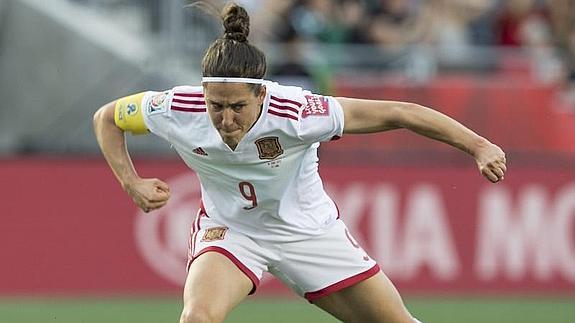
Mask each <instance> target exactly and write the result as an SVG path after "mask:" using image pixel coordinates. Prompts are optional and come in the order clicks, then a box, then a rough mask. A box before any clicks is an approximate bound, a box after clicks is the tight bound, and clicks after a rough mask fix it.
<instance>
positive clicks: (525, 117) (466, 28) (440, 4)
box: [0, 0, 575, 155]
mask: <svg viewBox="0 0 575 323" xmlns="http://www.w3.org/2000/svg"><path fill="white" fill-rule="evenodd" d="M10 2H13V3H16V2H22V3H25V2H27V3H33V2H32V1H28V0H0V4H3V3H10ZM54 2H65V3H68V4H70V5H73V6H74V7H77V8H82V9H83V10H85V11H89V12H93V13H95V14H96V15H99V16H100V17H102V18H103V19H104V18H105V19H108V20H109V21H111V22H113V23H114V24H116V25H118V26H121V28H122V29H124V30H125V31H126V32H127V33H130V34H131V35H133V36H134V38H136V37H137V38H139V39H141V40H142V42H141V44H140V45H142V46H143V47H147V48H149V50H148V51H149V53H146V54H145V55H144V54H142V56H143V57H141V58H140V59H139V60H138V59H133V60H132V62H130V63H132V64H136V65H138V68H139V69H140V70H142V71H144V72H142V73H143V74H145V75H139V74H138V77H137V79H138V80H140V81H139V82H134V83H133V84H132V87H133V88H134V90H136V87H141V86H146V87H148V88H155V89H156V88H157V89H159V88H158V87H160V88H161V87H166V88H167V87H170V86H171V85H172V84H176V83H182V82H188V83H194V84H196V83H197V82H198V81H199V75H200V72H199V67H200V61H201V57H202V56H203V53H204V51H205V49H206V48H207V46H208V45H209V44H210V43H211V41H213V39H215V38H216V37H218V36H219V35H220V34H221V23H220V21H219V20H218V19H214V17H213V14H214V13H217V12H218V11H219V10H220V9H221V7H222V6H223V5H225V3H227V2H228V1H227V0H210V1H203V5H202V6H192V7H186V5H187V4H190V3H193V2H195V1H193V0H190V1H186V0H181V1H180V0H174V1H160V0H57V1H54ZM236 2H238V3H240V4H242V5H244V6H245V7H246V8H247V10H248V12H249V13H250V16H251V33H250V40H251V41H252V42H253V43H255V44H256V45H258V46H259V47H261V48H262V49H263V50H264V51H265V52H266V54H267V55H268V61H269V71H268V76H267V77H268V78H269V79H273V80H276V81H279V82H281V83H284V84H285V83H287V84H294V85H300V86H303V87H305V88H310V89H312V90H315V91H318V92H321V93H328V94H334V95H349V96H361V97H366V98H380V99H381V98H384V99H397V100H400V99H401V100H407V101H415V102H418V103H422V104H426V105H430V106H432V107H434V108H437V109H438V110H442V111H446V112H449V113H450V115H452V116H453V117H455V118H457V119H458V120H461V121H463V122H465V123H466V124H469V125H470V126H472V127H473V128H474V129H476V130H478V131H480V132H482V131H487V132H488V134H490V133H493V129H492V125H493V124H497V125H501V126H502V127H503V130H505V123H497V122H494V121H493V120H494V119H487V117H486V116H487V115H488V116H489V118H495V119H497V118H498V116H497V111H492V110H494V108H493V107H500V106H502V104H501V103H500V102H507V103H508V104H511V105H513V104H514V103H516V102H523V101H522V100H518V99H517V96H520V97H523V98H531V99H530V100H528V101H525V102H523V103H522V107H513V108H514V110H513V111H510V113H512V114H515V115H516V119H517V120H519V119H521V122H520V124H521V125H522V126H518V127H516V128H513V129H506V130H507V131H508V133H512V132H514V134H509V135H507V136H506V135H505V133H504V131H501V130H500V131H496V132H497V133H499V134H498V135H496V136H495V139H498V140H500V139H503V143H504V144H511V145H512V147H511V148H512V149H513V148H516V149H517V150H522V151H525V150H526V151H530V152H531V151H544V152H547V151H548V150H551V151H555V150H558V151H561V152H565V151H566V152H569V153H573V154H574V155H575V143H573V140H571V139H570V138H575V1H571V0H237V1H236ZM1 7H2V6H0V14H1V11H2V10H1ZM200 7H201V8H202V9H203V10H200V9H201V8H200ZM210 13H211V14H210ZM90 28H91V27H90ZM5 33H6V32H5ZM102 37H103V39H104V40H103V41H104V42H105V39H106V37H108V36H107V35H102ZM4 38H6V37H4ZM1 39H2V38H1V37H0V40H1ZM146 44H147V45H146ZM0 46H5V45H2V43H1V42H0ZM116 47H118V46H116ZM124 47H133V46H128V45H126V46H124ZM0 48H1V47H0ZM139 52H140V53H144V52H147V51H144V50H141V51H139ZM0 54H1V52H0ZM0 58H1V55H0ZM136 62H137V63H136ZM153 66H161V67H160V68H152V67H153ZM92 67H93V68H95V69H96V68H97V67H94V66H92ZM102 68H104V67H102ZM124 76H126V75H125V73H124ZM102 77H103V78H104V76H102ZM126 77H127V76H126ZM133 78H135V77H133ZM109 87H110V88H113V89H115V90H117V93H116V92H115V91H110V89H109V88H104V87H103V86H102V88H101V89H100V91H99V93H105V92H106V91H107V92H108V93H109V96H110V97H102V98H101V100H99V101H97V102H90V104H91V105H90V106H92V105H93V106H94V108H97V106H98V104H102V103H105V102H106V101H105V100H108V99H110V98H114V97H116V96H117V95H122V94H126V93H123V92H126V91H131V90H132V89H131V87H128V88H125V87H118V86H115V87H113V86H112V84H110V85H109ZM493 88H496V89H493ZM445 89H448V90H445ZM499 90H501V91H499ZM525 91H527V92H525ZM530 91H531V92H530ZM494 93H497V95H499V96H497V95H495V94H494ZM506 93H507V95H506ZM505 95H506V96H507V97H510V98H511V99H509V98H508V99H506V100H501V96H505ZM511 95H513V96H515V100H514V98H513V97H511ZM100 96H101V95H100ZM486 97H487V99H489V100H492V101H493V102H492V101H489V100H487V101H485V98H486ZM438 98H440V99H438ZM92 99H93V98H92V97H90V100H92ZM495 101H497V102H495ZM479 102H480V103H479ZM72 109H73V108H72V106H70V108H69V109H68V110H72ZM92 110H93V109H92ZM500 110H501V109H499V111H500ZM486 111H489V113H485V115H484V116H481V112H486ZM1 115H2V111H1V109H0V116H1ZM61 115H62V118H60V119H58V122H68V121H67V120H65V119H64V118H65V117H67V118H68V119H73V118H72V117H71V115H73V113H68V114H66V113H61ZM478 115H479V117H478ZM81 117H82V118H83V117H85V116H81ZM78 118H80V115H78ZM543 120H544V121H545V122H543ZM513 124H515V123H513ZM531 125H532V126H531ZM82 127H84V128H86V129H84V128H82V129H81V130H78V134H80V133H82V135H78V137H83V136H90V135H91V134H90V129H88V128H89V125H82ZM548 128H552V129H553V131H555V132H556V133H554V134H552V135H550V134H548V133H546V131H547V130H548ZM530 129H536V131H532V133H531V134H530V135H525V136H521V135H519V133H518V132H520V131H523V132H524V131H529V130H530ZM38 133H41V131H38ZM498 136H501V137H502V138H499V137H498ZM57 137H58V138H63V139H66V138H67V137H66V136H63V135H58V136H57ZM370 137H371V138H372V139H370V140H368V141H365V142H364V143H363V146H370V145H374V144H375V143H381V142H387V143H388V144H389V143H390V142H391V143H393V142H396V143H397V144H389V145H388V146H385V145H384V146H385V148H389V149H396V148H407V149H410V148H417V149H419V148H421V149H427V148H429V147H428V146H426V145H425V144H423V145H421V146H420V145H419V144H414V145H411V144H408V145H403V144H404V143H406V142H407V143H413V142H418V141H417V140H415V141H414V140H411V139H405V138H403V137H399V139H396V140H394V139H388V140H387V141H386V140H383V141H382V140H381V138H379V136H370ZM511 137H514V138H523V139H509V138H511ZM30 138H31V137H30V136H28V138H27V139H30ZM390 138H393V136H392V137H390ZM406 138H407V137H406ZM506 138H507V139H506ZM44 140H45V138H44ZM58 140H59V139H58ZM58 140H56V139H54V140H51V143H52V144H53V146H52V147H56V146H57V144H56V142H58ZM363 140H364V139H362V142H363ZM366 140H367V139H366ZM1 141H2V140H0V154H2V153H5V151H6V150H8V153H10V149H12V148H10V149H2V145H1ZM32 141H33V140H32ZM37 141H38V140H37ZM38 142H42V141H41V140H40V141H38ZM83 142H85V143H90V144H82V145H77V144H75V143H74V144H73V143H70V142H68V143H67V144H66V145H62V147H64V148H62V149H56V151H58V150H64V151H66V152H72V153H74V152H76V151H80V152H86V151H87V152H94V151H96V152H97V150H96V146H95V143H94V142H93V138H87V139H85V140H84V141H83ZM342 142H344V144H343V145H340V146H339V147H344V148H345V149H348V148H353V147H359V146H362V144H358V142H356V141H354V140H350V141H349V142H350V143H353V144H349V145H348V146H349V147H347V148H346V145H345V140H342ZM13 146H14V145H13V144H12V145H11V146H10V147H13ZM16 146H17V145H16ZM43 146H44V143H40V144H32V145H30V147H31V148H30V147H29V148H26V149H24V150H25V151H26V152H30V151H31V152H34V151H42V150H43V149H42V147H43ZM80 146H81V147H80ZM82 147H84V148H82ZM141 147H148V148H145V149H144V148H142V149H141V151H143V152H145V153H154V152H161V153H165V152H166V150H161V149H157V147H156V146H153V145H152V146H150V145H149V144H145V145H142V146H141ZM149 147H153V148H149ZM557 147H560V149H558V148H557ZM431 150H437V148H436V146H433V148H432V149H431ZM12 151H22V149H18V148H13V149H12ZM136 151H138V148H136Z"/></svg>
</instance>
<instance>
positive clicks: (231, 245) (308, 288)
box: [187, 212, 380, 302]
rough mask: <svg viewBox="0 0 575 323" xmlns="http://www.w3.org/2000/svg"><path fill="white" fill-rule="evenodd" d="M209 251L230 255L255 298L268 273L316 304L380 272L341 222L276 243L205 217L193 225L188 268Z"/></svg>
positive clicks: (199, 217)
mask: <svg viewBox="0 0 575 323" xmlns="http://www.w3.org/2000/svg"><path fill="white" fill-rule="evenodd" d="M208 251H215V252H218V253H220V254H222V255H224V256H226V257H227V258H228V259H230V260H231V261H232V262H233V263H234V264H235V265H236V266H237V267H238V268H239V269H240V270H241V271H242V272H243V273H244V274H246V276H247V277H248V278H249V279H250V280H251V281H252V283H253V288H252V291H251V292H250V294H252V293H254V292H255V290H256V288H257V286H258V285H259V282H260V279H261V278H262V275H263V273H264V272H265V271H268V272H270V273H271V274H272V275H274V276H275V277H277V278H278V279H280V280H281V281H283V282H284V283H285V284H286V285H288V286H289V287H290V288H292V289H293V290H294V291H295V292H296V293H298V294H299V295H301V296H303V297H305V298H306V299H307V300H308V301H310V302H313V301H314V300H315V299H318V298H320V297H323V296H327V295H329V294H331V293H334V292H337V291H339V290H341V289H343V288H346V287H349V286H352V285H354V284H356V283H358V282H360V281H363V280H365V279H367V278H369V277H372V276H373V275H375V274H377V273H378V272H379V271H380V269H379V266H378V265H377V263H376V262H375V261H374V260H373V259H371V257H369V256H368V255H367V254H366V252H365V251H364V250H363V249H362V248H361V247H360V246H359V244H358V243H357V242H356V241H355V240H354V239H353V238H352V236H351V235H350V233H349V232H348V230H347V227H346V226H345V224H344V223H343V222H342V221H341V220H336V222H335V223H334V224H333V226H332V227H331V228H330V229H329V230H328V231H327V232H326V233H325V234H323V235H320V236H312V237H310V239H308V240H302V241H296V242H289V243H285V242H284V243H276V244H274V243H270V242H263V241H256V240H254V239H252V238H249V237H247V236H245V235H243V234H240V233H238V232H234V230H233V229H231V228H227V227H225V226H222V225H219V224H217V223H215V221H213V220H212V219H211V218H209V217H207V216H206V215H205V214H202V213H201V212H200V213H198V217H197V218H196V220H195V221H194V224H193V225H192V234H191V237H190V244H189V250H188V267H187V268H188V269H189V267H190V265H191V264H192V262H193V261H194V259H196V258H197V257H199V256H200V255H201V254H203V253H205V252H208Z"/></svg>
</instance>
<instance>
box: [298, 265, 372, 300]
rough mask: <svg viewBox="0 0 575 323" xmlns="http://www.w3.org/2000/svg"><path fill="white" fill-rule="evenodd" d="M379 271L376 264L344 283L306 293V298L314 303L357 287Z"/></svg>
mask: <svg viewBox="0 0 575 323" xmlns="http://www.w3.org/2000/svg"><path fill="white" fill-rule="evenodd" d="M379 271H380V269H379V265H378V264H375V265H374V266H373V267H371V268H370V269H368V270H366V271H364V272H362V273H359V274H357V275H354V276H351V277H348V278H346V279H344V280H342V281H339V282H337V283H335V284H332V285H329V286H327V287H325V288H322V289H320V290H318V291H315V292H308V293H305V295H304V297H305V298H306V299H307V300H308V302H310V303H313V301H314V300H316V299H318V298H321V297H324V296H328V295H330V294H332V293H335V292H338V291H340V290H342V289H344V288H346V287H350V286H353V285H355V284H357V283H359V282H361V281H364V280H366V279H368V278H370V277H372V276H374V275H375V274H377V273H378V272H379Z"/></svg>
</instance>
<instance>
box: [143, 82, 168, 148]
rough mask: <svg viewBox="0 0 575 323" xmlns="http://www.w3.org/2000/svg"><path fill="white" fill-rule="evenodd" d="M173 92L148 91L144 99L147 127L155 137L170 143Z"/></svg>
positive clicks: (144, 114)
mask: <svg viewBox="0 0 575 323" xmlns="http://www.w3.org/2000/svg"><path fill="white" fill-rule="evenodd" d="M172 96H173V91H171V90H169V91H163V92H154V91H148V92H146V94H145V95H144V97H143V99H142V107H143V108H142V110H143V119H144V123H145V124H146V127H147V128H148V129H149V130H150V131H151V132H152V133H153V134H155V135H157V136H159V137H161V138H163V139H165V140H168V141H169V133H170V100H171V99H172Z"/></svg>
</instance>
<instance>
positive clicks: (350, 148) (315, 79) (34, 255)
mask: <svg viewBox="0 0 575 323" xmlns="http://www.w3.org/2000/svg"><path fill="white" fill-rule="evenodd" d="M208 2H209V3H212V4H214V5H215V6H218V5H221V4H222V3H224V2H223V1H208ZM237 2H239V3H242V4H244V5H245V6H246V8H247V9H248V11H249V12H250V14H251V16H252V32H251V40H252V42H253V43H256V44H257V45H259V46H260V47H261V48H262V49H264V51H265V52H266V53H268V59H269V62H270V69H269V73H268V78H269V79H273V80H277V81H280V82H283V83H289V84H295V85H301V86H304V87H307V88H311V89H314V90H316V91H318V92H321V93H326V94H332V95H341V96H355V97H363V98H378V99H389V100H405V101H413V102H417V103H421V104H425V105H429V106H431V107H434V108H435V109H437V110H440V111H443V112H445V113H447V114H449V115H451V116H453V117H454V118H456V119H458V120H460V121H462V122H464V123H465V124H467V125H469V126H470V127H471V128H473V129H475V130H477V131H478V132H480V133H481V134H483V135H485V136H487V137H488V138H489V139H491V140H492V141H494V142H495V143H497V144H499V145H501V146H502V147H503V148H504V149H505V150H506V152H507V156H508V161H509V172H508V175H507V176H506V180H505V181H504V182H503V183H500V184H497V185H489V184H488V183H486V182H485V181H484V180H483V179H482V178H481V177H480V176H479V174H478V173H477V170H476V168H475V166H474V164H473V160H472V159H471V158H469V157H468V156H464V154H462V153H460V152H457V151H455V150H454V149H451V148H450V147H446V146H445V145H441V144H438V143H435V142H431V141H429V140H425V139H422V138H418V137H417V136H414V135H412V134H409V133H407V132H404V131H396V132H393V133H386V134H380V135H371V136H356V137H349V138H343V139H342V140H340V141H338V142H337V143H332V144H326V145H323V146H322V149H321V152H320V153H321V155H322V163H321V168H320V170H321V172H322V175H323V176H324V179H325V184H326V186H327V188H328V190H329V191H330V192H331V194H332V195H333V196H334V197H335V199H336V201H337V203H338V205H339V208H340V210H341V213H342V216H343V218H344V219H345V220H346V222H347V224H348V226H349V227H350V229H351V230H353V231H354V233H355V235H356V237H357V238H358V239H359V240H361V241H362V243H363V244H364V246H365V247H366V249H368V250H369V251H370V252H371V254H372V255H373V256H374V257H375V258H377V259H378V260H379V262H380V263H381V265H382V266H383V268H384V270H385V271H386V272H387V273H388V274H389V276H391V278H392V279H393V280H394V281H395V282H396V284H397V286H398V287H399V289H400V291H401V292H402V294H403V296H404V297H405V298H406V301H407V304H408V306H409V308H410V309H411V310H412V312H413V313H414V314H415V315H416V316H417V317H419V318H420V319H421V320H422V321H423V322H426V323H427V322H443V323H446V322H470V323H473V322H575V298H574V297H575V1H571V0H507V1H506V0H278V1H272V0H241V1H240V0H238V1H237ZM186 3H187V2H185V1H180V0H164V1H160V0H140V1H138V0H45V1H34V0H0V95H1V97H3V100H2V101H3V102H2V104H1V105H0V157H1V158H0V179H1V182H2V185H1V187H0V197H1V200H2V206H3V207H2V211H1V212H0V214H1V215H0V251H1V252H0V259H1V266H0V322H9V323H12V322H13V323H23V322H70V323H71V322H74V323H76V322H176V321H177V318H178V316H179V311H180V302H181V301H180V290H181V285H182V282H183V279H184V274H185V273H184V268H183V267H184V264H185V251H186V240H187V232H188V228H189V224H190V222H191V220H192V217H193V215H194V213H195V212H194V210H195V206H196V205H197V204H196V203H197V201H198V199H199V193H198V190H197V180H196V179H195V178H194V176H193V174H191V173H190V172H189V171H187V170H186V168H185V167H184V165H183V164H182V163H181V162H179V161H178V159H177V157H176V155H175V154H174V152H173V151H172V150H171V148H170V146H169V145H167V144H165V143H164V142H162V141H160V140H158V139H157V138H154V137H153V136H144V137H130V138H129V145H130V150H131V152H132V155H133V157H134V159H135V161H136V164H137V167H138V169H139V170H140V173H141V174H142V175H144V176H154V177H159V178H163V179H165V180H167V181H168V182H169V183H170V184H171V185H172V190H173V191H174V197H173V198H172V201H171V202H170V204H169V205H168V206H167V207H166V208H164V209H162V210H161V211H157V212H156V213H155V214H148V215H145V216H144V215H142V214H140V213H139V212H138V211H137V209H136V208H135V207H134V206H133V205H132V204H131V202H130V200H129V199H128V198H127V196H126V195H125V194H124V193H123V192H122V190H121V188H120V187H119V185H117V183H116V182H115V180H114V178H113V176H112V174H111V172H110V171H109V170H108V169H107V167H106V165H105V162H104V161H103V159H102V157H101V156H100V154H99V150H98V148H97V144H96V141H95V138H94V136H93V134H92V126H91V119H92V114H93V113H94V112H95V111H96V109H98V108H99V107H100V106H101V105H103V104H104V103H106V102H109V101H111V100H113V99H115V98H118V97H121V96H124V95H127V94H130V93H135V92H140V91H143V90H147V89H150V90H162V89H167V88H171V87H173V86H174V85H177V84H198V82H199V79H200V71H199V67H200V61H201V57H202V55H203V52H204V50H205V49H206V47H207V46H208V44H209V43H210V42H211V41H212V40H213V39H214V38H215V37H217V36H218V35H219V33H220V31H221V29H220V28H221V27H220V24H219V21H217V20H216V19H214V18H213V17H211V16H209V15H207V14H206V13H204V12H202V11H199V10H197V9H189V8H187V9H186V8H184V6H185V4H186ZM214 292H215V293H217V291H214ZM228 321H229V322H271V321H273V322H275V323H279V322H333V321H334V320H333V319H331V318H329V317H328V316H326V315H325V314H323V313H321V312H320V311H319V310H317V309H315V308H314V307H312V306H309V305H307V304H306V303H305V302H304V301H302V300H301V299H297V298H295V297H294V296H293V295H292V294H291V293H290V292H289V291H287V290H286V289H285V288H282V287H281V286H280V285H279V284H278V283H277V282H276V281H274V280H273V279H272V278H270V277H267V278H266V279H264V281H263V282H262V286H261V288H260V290H259V291H258V293H257V295H256V296H253V297H251V298H250V299H249V301H248V302H247V303H246V304H243V305H241V306H240V307H239V308H238V309H237V310H236V311H235V312H234V313H233V315H232V317H230V319H229V320H228Z"/></svg>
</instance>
